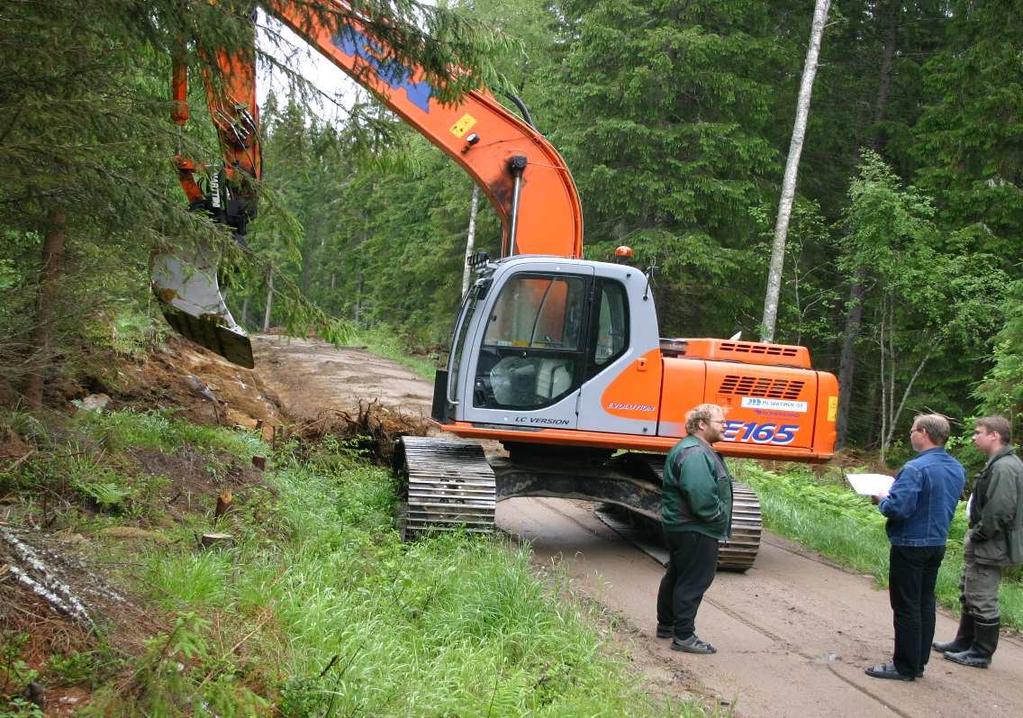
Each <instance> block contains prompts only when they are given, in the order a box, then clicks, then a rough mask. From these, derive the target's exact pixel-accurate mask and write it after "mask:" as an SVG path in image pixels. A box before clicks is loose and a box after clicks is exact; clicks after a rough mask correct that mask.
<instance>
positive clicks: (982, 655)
mask: <svg viewBox="0 0 1023 718" xmlns="http://www.w3.org/2000/svg"><path fill="white" fill-rule="evenodd" d="M1010 431H1011V425H1010V424H1009V420H1008V419H1006V418H1005V417H1003V416H985V417H984V418H982V419H977V421H976V422H975V424H974V430H973V443H974V444H975V445H976V447H977V448H978V449H980V450H981V451H982V452H984V453H985V454H986V455H987V457H988V461H987V464H985V466H984V469H983V470H982V471H981V472H980V473H979V474H978V475H977V477H976V479H974V485H973V494H972V495H971V496H970V501H969V504H968V507H969V509H968V511H969V519H970V529H969V531H967V533H966V541H965V543H964V547H963V575H962V578H961V579H960V581H959V602H960V604H961V607H962V614H961V616H960V619H959V631H958V632H957V633H956V637H955V638H954V639H953V640H952V641H950V642H948V643H938V642H935V643H934V648H935V649H936V650H938V651H941V652H942V653H944V654H945V658H947V659H948V660H950V661H953V662H954V663H960V664H962V665H964V666H970V667H972V668H987V667H988V666H989V665H991V656H992V655H993V654H994V652H995V648H996V647H997V646H998V627H999V623H1000V613H999V609H998V584H999V582H1000V581H1001V579H1002V567H1003V566H1015V565H1019V564H1021V563H1023V461H1020V459H1019V457H1018V456H1016V454H1015V452H1014V451H1013V448H1012V446H1011V445H1010V444H1009V433H1010Z"/></svg>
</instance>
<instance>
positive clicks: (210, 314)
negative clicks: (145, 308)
mask: <svg viewBox="0 0 1023 718" xmlns="http://www.w3.org/2000/svg"><path fill="white" fill-rule="evenodd" d="M186 255H187V253H185V254H178V255H173V254H167V253H162V252H161V253H156V254H154V255H153V258H152V260H151V262H150V270H149V275H150V281H151V282H152V286H153V293H154V294H156V298H157V299H158V300H159V301H160V309H161V311H162V312H163V316H164V317H166V319H167V321H168V322H169V323H170V325H171V326H172V327H174V329H175V330H177V332H178V333H179V334H181V335H182V336H184V337H185V338H187V339H191V340H192V341H193V342H195V343H196V344H201V345H202V346H204V347H206V348H207V349H209V350H211V351H214V352H216V353H217V354H219V355H220V356H222V357H224V358H225V359H227V360H228V361H229V362H232V363H234V364H238V365H239V366H243V367H245V368H247V369H251V368H252V367H253V366H254V363H253V360H252V343H251V342H250V341H249V337H248V336H247V335H246V333H245V330H244V329H242V328H241V327H240V326H239V325H238V323H237V322H236V321H235V320H234V317H232V316H231V312H230V311H229V310H228V308H227V305H226V304H225V303H224V297H223V295H222V294H221V293H220V285H219V283H218V282H217V266H218V264H219V263H220V253H219V252H218V251H216V250H215V249H213V248H211V247H210V246H209V245H208V244H201V245H200V246H199V247H198V248H197V249H196V251H195V252H194V254H192V256H186Z"/></svg>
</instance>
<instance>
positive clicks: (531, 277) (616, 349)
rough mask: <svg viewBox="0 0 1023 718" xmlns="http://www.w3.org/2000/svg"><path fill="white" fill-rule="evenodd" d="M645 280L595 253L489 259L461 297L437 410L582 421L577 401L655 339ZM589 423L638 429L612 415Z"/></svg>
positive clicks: (506, 420)
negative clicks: (594, 257)
mask: <svg viewBox="0 0 1023 718" xmlns="http://www.w3.org/2000/svg"><path fill="white" fill-rule="evenodd" d="M645 284H646V282H645V277H644V276H643V274H642V273H641V272H640V271H639V270H637V269H635V268H632V267H627V266H622V265H614V264H604V263H600V262H588V261H583V260H573V259H565V258H558V257H539V256H533V257H515V258H511V259H505V260H502V261H500V262H497V263H495V264H492V265H490V266H489V267H487V268H486V269H485V270H484V271H483V273H482V275H481V277H480V279H479V280H478V281H477V282H476V284H475V286H474V287H473V290H472V291H471V292H470V293H469V295H468V296H467V297H466V299H465V301H464V302H463V305H462V311H461V313H460V316H459V319H458V321H457V323H456V328H455V332H454V335H453V339H452V349H451V355H450V358H449V362H448V370H447V374H446V377H442V379H441V380H442V381H444V382H445V383H446V386H445V390H444V398H445V400H446V401H445V403H444V405H443V406H439V407H437V409H439V410H438V411H437V414H436V418H438V420H441V421H442V422H446V423H450V422H451V421H455V422H469V423H472V424H475V425H490V426H494V427H504V428H506V429H507V430H509V431H529V430H535V429H536V428H542V427H557V428H560V429H576V428H579V422H580V416H581V415H583V416H585V415H584V414H583V412H581V411H580V409H581V407H583V406H585V405H587V404H589V403H593V402H599V399H600V396H601V395H602V394H603V393H604V391H605V389H606V388H607V386H608V385H609V383H610V382H611V381H612V380H613V378H614V377H615V376H617V374H618V373H619V371H620V370H622V369H623V368H624V367H627V366H628V365H629V364H630V363H631V362H632V361H633V360H635V359H637V358H638V357H641V356H642V355H643V354H645V353H646V352H648V351H649V350H650V349H656V347H657V341H658V339H657V318H656V314H655V312H654V308H653V300H652V298H649V295H647V297H648V299H647V300H644V298H643V295H644V292H645ZM651 409H652V410H653V407H651ZM600 414H601V415H603V414H604V412H603V411H601V412H600ZM583 423H584V424H589V423H590V420H589V419H583ZM641 423H642V422H641ZM655 427H656V420H654V421H653V423H651V424H649V425H648V426H647V427H646V428H647V431H651V429H655ZM587 428H592V429H596V430H602V431H621V432H630V431H640V432H641V431H642V430H643V428H642V427H641V426H632V425H631V424H628V425H626V424H622V423H621V421H620V420H618V419H617V418H615V417H604V418H602V419H600V420H598V421H597V424H596V425H595V426H592V427H590V426H587Z"/></svg>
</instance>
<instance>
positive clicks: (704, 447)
mask: <svg viewBox="0 0 1023 718" xmlns="http://www.w3.org/2000/svg"><path fill="white" fill-rule="evenodd" d="M661 523H662V524H663V525H664V529H665V530H666V531H696V532H698V533H701V534H705V535H707V536H710V537H711V538H715V539H717V540H719V541H721V540H724V539H726V538H728V537H729V536H730V535H731V532H732V477H731V476H730V475H729V474H728V469H726V468H725V462H724V461H722V459H721V457H720V456H719V455H718V453H717V452H716V451H714V449H712V448H711V447H710V445H709V444H707V442H705V441H703V440H702V439H699V438H697V437H695V436H687V437H686V438H684V439H682V441H680V442H678V443H677V444H675V447H674V448H673V449H672V450H671V451H670V452H669V453H668V458H667V459H666V460H665V462H664V483H663V484H662V487H661Z"/></svg>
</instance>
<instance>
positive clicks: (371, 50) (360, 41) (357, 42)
mask: <svg viewBox="0 0 1023 718" xmlns="http://www.w3.org/2000/svg"><path fill="white" fill-rule="evenodd" d="M333 42H334V47H336V48H337V49H338V50H340V51H341V52H343V53H345V54H346V55H352V56H353V57H358V58H360V59H361V60H363V61H364V62H365V63H366V64H367V65H369V66H370V67H372V68H373V69H374V70H375V71H376V73H377V77H379V78H380V79H381V80H383V81H384V82H386V83H387V84H388V85H390V86H391V87H393V88H394V89H395V90H405V94H406V95H407V96H408V99H409V102H411V103H412V104H413V105H415V106H416V107H418V108H419V109H421V110H422V111H423V112H429V111H430V96H431V95H432V94H433V88H432V87H431V86H430V84H429V83H427V82H412V80H411V78H412V71H411V70H409V69H408V68H407V67H405V66H404V65H402V64H401V63H400V62H398V61H397V60H381V59H380V58H378V57H377V54H380V55H382V54H383V52H382V51H381V48H380V45H379V44H378V43H376V42H373V41H372V40H370V39H369V38H368V37H367V36H366V34H365V33H361V32H359V31H358V30H356V29H354V28H352V27H348V26H347V25H346V26H345V27H343V28H341V32H340V33H338V34H337V35H335V36H334V41H333Z"/></svg>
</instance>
